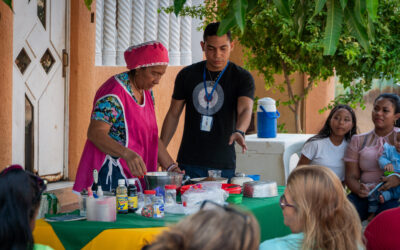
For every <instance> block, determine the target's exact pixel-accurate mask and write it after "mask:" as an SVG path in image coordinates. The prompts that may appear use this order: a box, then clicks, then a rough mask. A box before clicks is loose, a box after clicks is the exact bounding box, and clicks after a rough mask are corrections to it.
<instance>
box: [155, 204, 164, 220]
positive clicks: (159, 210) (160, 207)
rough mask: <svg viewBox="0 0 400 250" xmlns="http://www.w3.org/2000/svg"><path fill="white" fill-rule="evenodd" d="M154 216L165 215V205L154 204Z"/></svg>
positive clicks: (161, 216)
mask: <svg viewBox="0 0 400 250" xmlns="http://www.w3.org/2000/svg"><path fill="white" fill-rule="evenodd" d="M153 207H154V218H163V217H164V205H157V204H156V205H154V206H153Z"/></svg>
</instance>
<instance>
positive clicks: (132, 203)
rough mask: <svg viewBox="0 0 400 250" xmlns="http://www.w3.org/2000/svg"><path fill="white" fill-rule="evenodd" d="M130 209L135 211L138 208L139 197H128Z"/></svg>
mask: <svg viewBox="0 0 400 250" xmlns="http://www.w3.org/2000/svg"><path fill="white" fill-rule="evenodd" d="M128 207H129V209H135V208H137V207H138V197H137V196H129V197H128Z"/></svg>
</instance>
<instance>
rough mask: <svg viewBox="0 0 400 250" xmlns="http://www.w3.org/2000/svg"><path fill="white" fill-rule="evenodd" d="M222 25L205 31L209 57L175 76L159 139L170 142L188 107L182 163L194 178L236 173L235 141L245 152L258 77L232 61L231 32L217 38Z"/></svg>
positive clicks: (215, 24) (205, 42) (182, 145)
mask: <svg viewBox="0 0 400 250" xmlns="http://www.w3.org/2000/svg"><path fill="white" fill-rule="evenodd" d="M218 26H219V23H210V24H209V25H208V26H207V27H206V29H205V30H204V35H203V40H204V41H202V42H201V47H202V49H203V51H204V53H205V56H206V61H202V62H199V63H196V64H192V65H190V66H188V67H186V68H184V69H182V70H181V71H180V72H179V74H178V76H177V78H176V80H175V88H174V93H173V95H172V101H171V106H170V108H169V111H168V113H167V116H166V117H165V120H164V123H163V127H162V132H161V140H162V141H163V142H164V144H165V145H168V144H169V142H170V140H171V138H172V136H173V135H174V133H175V131H176V127H177V125H178V122H179V117H180V115H181V113H182V110H183V108H184V106H185V105H186V114H185V127H184V131H183V138H182V142H181V146H180V149H179V153H178V159H177V161H178V163H179V167H180V168H181V169H182V170H185V171H186V174H188V175H189V176H190V177H191V178H195V177H206V176H208V170H211V169H219V170H222V177H226V178H231V177H232V176H234V174H235V168H236V154H235V148H234V142H237V143H238V144H239V145H240V146H241V147H242V150H243V152H244V151H246V149H247V147H246V143H245V140H244V132H245V131H246V129H247V128H248V126H249V124H250V120H251V112H252V107H253V96H254V80H253V77H252V76H251V75H250V73H249V72H248V71H246V70H244V69H243V68H241V67H239V66H237V65H235V64H234V63H232V62H229V56H230V53H231V51H232V49H233V42H232V41H231V34H230V32H228V33H227V34H225V35H223V36H217V30H218Z"/></svg>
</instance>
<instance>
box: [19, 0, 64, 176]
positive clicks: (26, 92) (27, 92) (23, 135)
mask: <svg viewBox="0 0 400 250" xmlns="http://www.w3.org/2000/svg"><path fill="white" fill-rule="evenodd" d="M70 22H71V1H70V0H65V50H66V52H67V54H68V66H67V67H66V72H65V73H66V74H65V77H64V135H63V138H64V142H63V147H64V150H63V169H62V173H63V179H62V180H65V179H68V177H69V176H68V172H69V171H68V157H69V154H68V152H69V151H68V146H69V90H70V84H69V82H70V63H69V62H70V56H69V55H70V33H71V31H70V27H71V24H70ZM13 29H15V26H13ZM14 32H15V31H14ZM14 46H15V41H13V50H14ZM27 53H29V52H27ZM13 58H14V55H13ZM62 60H63V59H62V58H61V63H62V64H63V62H62ZM13 64H14V62H13ZM12 67H13V70H14V65H13V66H12ZM14 84H15V82H14V73H13V93H12V99H13V101H12V112H11V119H12V124H13V125H14V121H15V120H14V119H15V117H14V116H13V115H12V114H13V113H14V111H15V109H18V108H21V107H19V105H21V104H20V103H15V100H16V99H18V98H17V97H16V96H15V95H18V94H20V93H17V92H16V89H15V86H14ZM24 89H25V91H24V92H25V94H27V95H30V93H29V91H26V87H25V86H24ZM23 110H25V106H24V108H23ZM22 127H24V126H22ZM15 129H16V128H15V127H14V126H13V128H12V135H11V136H12V153H11V157H12V158H11V161H12V163H13V164H15V163H17V164H22V163H25V162H24V160H23V161H22V162H20V161H19V160H18V161H17V159H16V158H15V155H14V154H15V153H14V150H21V145H20V146H18V147H17V148H15V147H14V145H15V146H17V145H19V144H18V142H19V141H20V139H18V137H19V136H22V137H23V138H24V139H23V141H24V145H25V133H23V134H21V135H20V134H19V132H20V131H16V130H15ZM18 130H21V129H18ZM37 140H38V138H37V136H36V140H35V141H34V144H35V145H37V146H36V147H35V149H34V150H35V151H36V150H38V148H37V147H38V144H37ZM23 148H24V147H23ZM36 160H37V159H35V161H36ZM36 164H37V162H36ZM23 165H24V168H25V164H23ZM37 167H38V166H37Z"/></svg>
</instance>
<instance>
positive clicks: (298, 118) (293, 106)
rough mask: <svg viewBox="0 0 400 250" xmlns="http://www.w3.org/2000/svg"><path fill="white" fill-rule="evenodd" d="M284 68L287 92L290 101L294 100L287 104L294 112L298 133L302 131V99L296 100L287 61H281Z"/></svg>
mask: <svg viewBox="0 0 400 250" xmlns="http://www.w3.org/2000/svg"><path fill="white" fill-rule="evenodd" d="M281 65H282V69H283V75H284V77H285V83H286V86H287V93H288V97H289V101H291V102H293V103H292V104H289V105H287V106H288V107H289V109H290V110H291V111H292V112H293V115H294V124H295V126H296V133H301V132H302V127H301V114H300V108H299V106H300V102H301V99H299V100H296V99H295V94H294V93H293V90H292V86H291V85H290V79H289V73H290V71H289V69H288V67H287V65H286V64H285V62H283V61H281Z"/></svg>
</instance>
